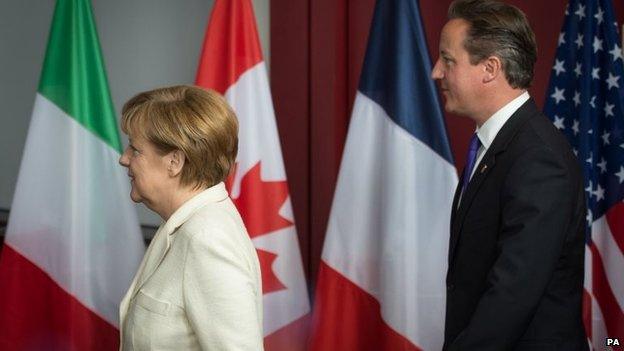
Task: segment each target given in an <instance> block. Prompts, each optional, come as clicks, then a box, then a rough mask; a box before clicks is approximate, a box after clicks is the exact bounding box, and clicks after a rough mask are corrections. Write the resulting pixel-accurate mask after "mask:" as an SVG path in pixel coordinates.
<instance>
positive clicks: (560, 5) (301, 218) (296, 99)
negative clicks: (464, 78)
mask: <svg viewBox="0 0 624 351" xmlns="http://www.w3.org/2000/svg"><path fill="white" fill-rule="evenodd" d="M507 2H508V3H510V4H513V5H515V6H517V7H518V8H520V9H521V10H523V11H524V12H525V13H526V15H527V17H528V18H529V22H530V23H531V26H532V27H533V30H534V32H535V35H536V37H537V45H538V53H539V56H538V60H537V65H536V68H535V79H534V81H533V86H532V88H531V89H530V94H531V95H532V96H533V97H534V98H535V100H536V101H537V103H538V105H539V106H542V105H543V102H544V99H545V94H546V88H547V85H548V79H549V77H550V71H551V68H552V62H553V60H554V54H555V49H556V45H557V38H558V35H559V32H560V30H561V26H562V24H563V16H564V10H565V6H566V4H567V0H549V1H543V0H524V1H523V0H513V1H507ZM419 3H420V10H421V16H422V17H423V22H424V25H425V32H426V35H427V43H428V46H429V52H430V57H431V58H432V61H435V59H437V51H438V49H437V48H438V43H439V33H440V31H441V29H442V27H443V25H444V23H445V22H446V12H447V9H448V5H449V4H450V3H451V0H422V1H420V2H419ZM614 3H615V7H616V12H617V13H616V15H617V18H618V19H619V22H620V23H621V20H622V18H623V17H624V11H623V10H624V5H623V4H621V2H620V1H614ZM374 4H375V1H374V0H355V1H353V0H352V1H349V0H271V88H272V92H273V101H274V104H275V111H276V116H277V122H278V127H279V132H280V137H281V142H282V148H283V153H284V158H285V164H286V173H287V175H288V182H289V185H290V192H291V197H292V202H293V209H294V213H295V220H296V224H297V229H298V234H299V240H300V245H301V250H302V256H303V260H304V267H305V269H306V275H307V279H308V282H309V286H310V289H311V290H310V291H311V292H313V291H314V290H313V288H314V283H315V279H316V275H317V268H318V264H319V260H320V255H321V251H322V245H323V239H324V237H325V229H326V225H327V219H328V216H329V211H330V208H331V201H332V197H333V193H334V187H335V183H336V178H337V175H338V169H339V166H340V159H341V156H342V148H343V145H344V141H345V137H346V133H347V129H348V124H349V117H350V116H349V115H350V111H351V107H352V104H353V99H354V96H355V91H356V88H357V84H358V81H359V74H360V69H361V66H362V62H363V59H364V52H365V50H366V41H367V37H368V30H369V26H370V21H371V18H372V14H373V7H374ZM441 101H442V100H441ZM445 119H446V124H447V129H448V132H449V138H450V143H451V147H452V151H453V155H454V158H455V165H456V167H457V168H458V169H461V168H462V167H463V164H464V160H465V153H466V148H467V144H468V140H469V138H470V135H471V134H472V132H473V131H474V124H473V123H472V122H471V121H470V120H468V119H466V118H462V117H458V116H454V115H451V114H446V115H445ZM371 186H374V184H372V185H371ZM362 191H366V189H362Z"/></svg>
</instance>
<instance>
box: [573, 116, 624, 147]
mask: <svg viewBox="0 0 624 351" xmlns="http://www.w3.org/2000/svg"><path fill="white" fill-rule="evenodd" d="M572 130H573V131H574V135H577V134H578V133H579V121H578V120H576V119H575V120H574V123H573V124H572ZM623 145H624V144H623Z"/></svg>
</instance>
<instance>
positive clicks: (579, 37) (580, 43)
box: [574, 34, 583, 49]
mask: <svg viewBox="0 0 624 351" xmlns="http://www.w3.org/2000/svg"><path fill="white" fill-rule="evenodd" d="M574 42H575V43H576V48H577V49H580V48H581V46H583V34H579V35H577V36H576V40H575V41H574Z"/></svg>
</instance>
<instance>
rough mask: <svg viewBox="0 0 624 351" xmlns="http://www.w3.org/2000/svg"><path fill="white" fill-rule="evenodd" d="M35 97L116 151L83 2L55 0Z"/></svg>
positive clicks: (104, 85) (93, 31) (112, 114)
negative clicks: (39, 94) (59, 109)
mask: <svg viewBox="0 0 624 351" xmlns="http://www.w3.org/2000/svg"><path fill="white" fill-rule="evenodd" d="M39 93H41V94H42V95H44V96H45V97H46V98H48V99H49V100H50V101H52V102H54V103H55V104H56V105H57V106H58V107H59V108H61V109H62V110H63V111H65V112H66V113H67V114H69V115H70V116H72V117H73V118H74V119H76V120H77V121H78V122H79V123H80V124H82V125H83V126H85V127H86V128H87V129H88V130H90V131H91V132H93V133H95V135H97V136H98V137H100V138H101V139H102V140H103V141H104V142H105V143H107V144H108V145H110V146H111V147H113V148H114V149H115V150H117V151H119V152H121V151H122V148H121V141H120V139H119V132H118V131H117V120H116V118H115V111H114V108H113V103H112V101H111V97H110V92H109V90H108V83H107V80H106V72H105V71H104V63H103V61H102V53H101V51H100V43H99V40H98V36H97V30H96V28H95V22H94V21H93V14H92V11H91V3H90V1H89V0H58V1H57V3H56V9H55V10H54V17H53V19H52V28H51V30H50V38H49V40H48V48H47V51H46V56H45V61H44V63H43V71H42V73H41V81H40V82H39Z"/></svg>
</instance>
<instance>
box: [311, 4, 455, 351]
mask: <svg viewBox="0 0 624 351" xmlns="http://www.w3.org/2000/svg"><path fill="white" fill-rule="evenodd" d="M430 72H431V61H430V59H429V54H428V50H427V45H426V43H425V35H424V31H423V26H422V21H421V18H420V13H419V9H418V1H416V0H378V1H377V4H376V7H375V13H374V17H373V22H372V26H371V31H370V35H369V42H368V48H367V51H366V57H365V60H364V66H363V69H362V74H361V77H360V84H359V88H358V91H357V93H356V98H355V104H354V107H353V112H352V116H351V122H350V126H349V132H348V135H347V141H346V145H345V149H344V154H343V158H342V164H341V167H340V173H339V176H338V183H337V186H336V192H335V194H334V200H333V205H332V209H331V214H330V219H329V224H328V228H327V235H326V239H325V244H324V248H323V253H322V262H321V267H320V269H319V277H318V284H317V289H316V295H315V304H314V313H313V330H312V336H311V343H310V344H311V345H310V346H311V350H313V351H322V350H325V351H328V350H440V349H441V347H442V343H443V334H444V314H445V289H446V288H445V284H444V281H445V275H446V268H447V250H448V238H449V218H450V213H451V206H452V204H451V203H452V199H453V193H454V191H455V187H456V185H457V172H456V170H455V167H454V165H453V161H452V156H451V151H450V147H449V143H448V139H447V136H446V130H445V125H444V120H443V117H442V112H441V109H440V104H439V102H438V96H437V93H436V89H435V86H434V84H433V81H432V80H431V78H430V76H429V74H430Z"/></svg>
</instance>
